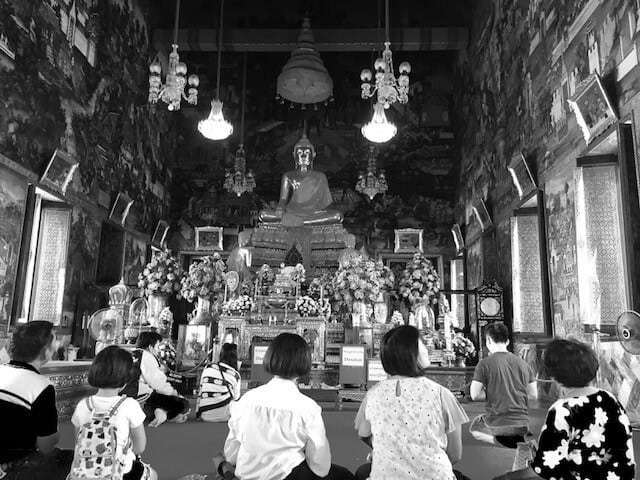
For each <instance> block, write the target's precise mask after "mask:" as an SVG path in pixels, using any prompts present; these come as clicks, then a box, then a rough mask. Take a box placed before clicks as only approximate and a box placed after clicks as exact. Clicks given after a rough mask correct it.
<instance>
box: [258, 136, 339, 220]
mask: <svg viewBox="0 0 640 480" xmlns="http://www.w3.org/2000/svg"><path fill="white" fill-rule="evenodd" d="M315 156H316V151H315V148H314V147H313V144H312V143H311V142H310V141H309V140H308V139H307V135H306V133H303V134H302V138H301V139H300V140H299V141H298V143H296V145H295V146H294V147H293V158H294V159H295V167H296V169H295V170H293V171H290V172H287V173H285V174H284V175H283V176H282V181H281V183H280V200H279V202H278V206H277V207H276V209H275V210H262V211H261V212H260V215H259V219H260V221H261V222H264V223H280V224H281V225H284V226H285V227H299V226H302V225H330V224H336V223H340V222H342V218H343V217H342V213H340V212H338V211H336V210H329V209H327V207H329V205H331V203H332V201H333V200H332V198H331V191H330V190H329V183H328V182H327V177H326V175H325V174H324V173H322V172H314V171H313V159H314V158H315Z"/></svg>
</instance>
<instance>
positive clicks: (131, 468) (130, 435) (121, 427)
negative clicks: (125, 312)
mask: <svg viewBox="0 0 640 480" xmlns="http://www.w3.org/2000/svg"><path fill="white" fill-rule="evenodd" d="M132 370H133V358H132V357H131V355H130V354H129V352H127V351H126V350H123V349H122V348H120V347H117V346H115V345H112V346H108V347H106V348H104V349H103V350H101V351H100V352H99V353H98V354H97V355H96V358H95V359H94V360H93V363H92V364H91V367H90V368H89V378H88V381H89V385H91V386H92V387H94V388H97V389H98V391H97V392H96V394H95V395H92V396H90V397H88V398H85V399H83V400H81V401H80V402H78V405H77V406H76V409H75V411H74V412H73V416H72V417H71V423H72V424H73V426H74V427H75V434H76V453H75V456H74V461H73V466H72V468H71V473H70V474H69V480H75V479H82V478H116V471H117V469H116V466H115V462H118V461H119V462H120V469H121V472H122V473H123V474H124V475H123V476H122V479H123V480H157V478H158V475H157V473H156V472H155V471H154V470H153V469H152V468H151V467H150V466H149V465H148V464H146V463H143V462H142V460H141V459H140V455H142V453H143V452H144V450H145V448H146V445H147V436H146V433H145V431H144V420H145V414H144V412H143V411H142V408H141V407H140V404H139V403H138V402H136V401H135V400H134V399H133V398H128V397H126V396H120V395H119V391H120V390H121V389H122V387H123V386H124V385H125V384H126V383H127V381H128V380H129V377H130V376H131V374H132ZM104 415H106V416H107V417H108V420H106V417H104ZM97 418H103V419H105V421H108V423H109V424H110V425H112V426H113V427H114V432H115V434H116V443H117V445H116V447H115V448H114V447H113V445H108V444H107V441H108V438H107V439H106V440H103V441H104V444H103V443H101V441H100V440H97V439H99V438H100V437H99V435H97V434H96V433H97V430H96V431H94V429H96V428H99V429H103V428H104V426H103V425H101V424H98V425H97V427H96V423H95V422H96V419H97ZM107 433H108V432H107ZM104 436H107V437H108V435H104ZM88 455H89V457H87V456H88ZM110 466H111V468H112V470H110V471H105V470H104V469H105V468H109V467H110ZM98 469H100V470H98ZM117 478H120V477H117Z"/></svg>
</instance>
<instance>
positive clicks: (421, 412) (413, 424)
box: [355, 325, 469, 480]
mask: <svg viewBox="0 0 640 480" xmlns="http://www.w3.org/2000/svg"><path fill="white" fill-rule="evenodd" d="M380 357H381V360H382V367H383V368H384V371H385V372H387V374H388V375H389V378H387V379H386V380H383V381H381V382H379V383H378V384H376V385H375V386H374V387H373V388H372V389H371V390H369V391H368V392H367V394H366V396H365V398H364V400H363V402H362V405H360V409H359V410H358V414H357V415H356V419H355V427H356V430H357V432H358V436H359V437H360V438H361V439H362V440H363V441H364V442H365V443H366V444H367V445H369V446H370V447H372V449H373V451H372V457H373V461H372V463H369V464H365V465H362V466H361V467H360V468H359V469H358V471H357V472H356V478H357V479H358V480H364V479H366V478H370V479H371V480H388V479H393V480H415V479H418V478H419V479H424V480H455V479H457V478H458V479H459V478H465V477H464V476H463V475H462V474H461V473H460V472H457V471H454V470H453V466H452V464H454V463H456V462H458V461H459V460H460V458H461V456H462V429H461V426H462V425H463V424H464V423H467V422H468V421H469V418H468V417H467V414H466V413H465V412H464V410H463V409H462V407H461V406H460V404H459V403H458V401H457V400H456V399H455V397H454V396H453V394H452V393H451V392H450V391H449V390H447V389H446V388H444V387H443V386H441V385H439V384H438V383H436V382H434V381H432V380H429V379H428V378H427V377H425V376H424V368H426V367H427V366H428V365H429V356H428V352H427V348H426V347H425V346H424V344H423V343H422V341H421V340H420V332H419V331H418V329H417V328H415V327H413V326H410V325H403V326H400V327H396V328H394V329H392V330H389V331H388V332H387V333H386V334H385V335H384V337H383V338H382V343H381V347H380Z"/></svg>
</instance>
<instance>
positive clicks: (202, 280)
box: [181, 255, 224, 302]
mask: <svg viewBox="0 0 640 480" xmlns="http://www.w3.org/2000/svg"><path fill="white" fill-rule="evenodd" d="M222 292H224V263H222V264H220V262H218V261H216V259H215V258H214V257H212V256H210V255H208V256H206V257H204V258H203V259H202V261H200V262H197V263H192V264H191V266H190V267H189V273H188V274H187V275H186V276H185V277H184V278H183V279H182V290H181V294H182V296H183V297H184V298H186V299H187V301H189V302H194V301H195V300H196V299H197V298H198V297H202V298H205V299H207V300H210V301H214V300H215V299H216V297H217V296H218V295H220V294H221V293H222Z"/></svg>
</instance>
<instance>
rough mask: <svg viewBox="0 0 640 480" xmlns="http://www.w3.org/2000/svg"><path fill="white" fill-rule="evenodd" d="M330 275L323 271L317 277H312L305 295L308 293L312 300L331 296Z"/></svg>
mask: <svg viewBox="0 0 640 480" xmlns="http://www.w3.org/2000/svg"><path fill="white" fill-rule="evenodd" d="M332 277H333V275H331V274H329V273H324V274H322V275H321V276H319V277H315V278H313V280H311V282H310V283H309V287H308V288H307V295H309V296H310V297H311V298H313V299H314V300H318V299H320V297H324V298H331V297H333V294H334V291H333V285H332V284H331V279H332ZM321 292H322V294H321Z"/></svg>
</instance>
